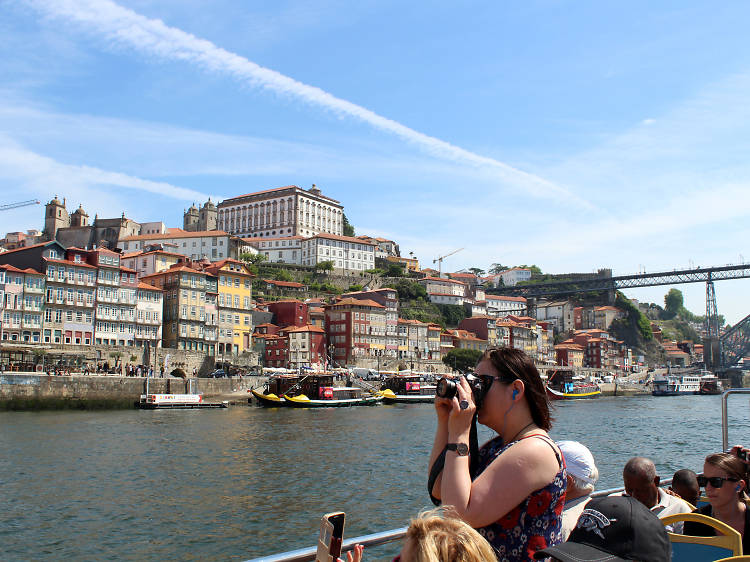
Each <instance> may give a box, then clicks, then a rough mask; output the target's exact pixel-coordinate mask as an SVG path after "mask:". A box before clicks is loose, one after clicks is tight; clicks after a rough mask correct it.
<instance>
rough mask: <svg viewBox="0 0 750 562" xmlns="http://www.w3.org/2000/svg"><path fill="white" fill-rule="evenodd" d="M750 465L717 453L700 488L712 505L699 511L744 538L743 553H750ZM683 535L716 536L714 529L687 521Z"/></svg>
mask: <svg viewBox="0 0 750 562" xmlns="http://www.w3.org/2000/svg"><path fill="white" fill-rule="evenodd" d="M747 468H748V467H747V464H745V463H744V462H743V461H742V460H741V459H740V458H739V457H738V456H737V455H735V454H732V453H714V454H712V455H708V456H707V457H706V461H705V462H704V463H703V475H702V476H698V485H699V486H700V487H701V488H705V489H706V497H708V505H705V506H703V507H700V508H698V509H697V510H695V513H702V514H703V515H708V516H710V517H713V518H714V519H718V520H719V521H721V522H722V523H726V524H727V525H729V526H730V527H732V528H733V529H735V530H736V531H737V532H738V533H739V534H740V535H742V551H743V552H750V509H748V499H750V498H748V495H747V484H748V474H747ZM683 533H685V534H686V535H693V536H706V535H708V534H713V529H711V528H709V527H707V526H706V525H702V524H700V523H695V522H692V521H686V522H685V526H684V530H683Z"/></svg>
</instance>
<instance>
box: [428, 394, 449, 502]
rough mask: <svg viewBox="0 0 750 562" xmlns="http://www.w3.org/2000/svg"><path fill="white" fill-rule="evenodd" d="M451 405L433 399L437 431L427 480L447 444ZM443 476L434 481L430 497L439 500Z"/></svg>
mask: <svg viewBox="0 0 750 562" xmlns="http://www.w3.org/2000/svg"><path fill="white" fill-rule="evenodd" d="M452 407H453V404H452V402H451V401H450V400H448V399H446V398H439V397H437V396H436V397H435V411H436V412H437V429H436V430H435V441H434V442H433V444H432V451H431V452H430V464H429V465H428V466H427V476H428V478H429V475H430V471H431V470H432V465H433V464H434V463H435V460H436V459H437V458H438V457H439V456H440V453H442V452H443V449H445V445H446V443H448V416H449V415H450V411H451V408H452ZM442 478H443V475H442V474H440V475H439V476H438V477H437V480H435V485H434V486H433V487H432V490H431V492H432V495H433V496H434V497H435V498H437V499H440V483H441V481H442Z"/></svg>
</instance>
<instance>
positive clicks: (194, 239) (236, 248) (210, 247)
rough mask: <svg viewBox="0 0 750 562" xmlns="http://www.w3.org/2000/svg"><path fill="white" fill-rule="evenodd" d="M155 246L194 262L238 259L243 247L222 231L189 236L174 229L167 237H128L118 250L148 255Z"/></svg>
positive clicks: (191, 233)
mask: <svg viewBox="0 0 750 562" xmlns="http://www.w3.org/2000/svg"><path fill="white" fill-rule="evenodd" d="M154 245H160V246H161V247H162V248H163V249H164V250H167V251H169V252H172V253H175V254H180V255H182V256H185V257H187V258H190V259H192V260H200V259H207V260H209V261H219V260H223V259H226V258H233V259H237V258H238V257H239V254H240V251H241V246H242V245H243V243H242V241H241V240H237V239H233V238H231V237H230V236H229V234H227V233H226V232H223V231H221V230H212V231H201V232H197V231H196V232H187V231H185V230H182V229H180V228H170V229H168V230H167V232H166V233H164V234H139V235H135V236H125V237H123V238H121V239H120V240H119V241H118V242H117V247H118V248H120V249H121V250H122V251H123V252H124V253H125V254H129V253H132V252H138V251H143V250H146V251H148V248H149V247H151V246H154Z"/></svg>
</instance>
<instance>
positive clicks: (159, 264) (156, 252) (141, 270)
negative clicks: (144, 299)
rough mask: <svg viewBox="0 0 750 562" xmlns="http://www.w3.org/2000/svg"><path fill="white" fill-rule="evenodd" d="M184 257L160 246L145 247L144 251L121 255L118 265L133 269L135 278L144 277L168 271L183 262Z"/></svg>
mask: <svg viewBox="0 0 750 562" xmlns="http://www.w3.org/2000/svg"><path fill="white" fill-rule="evenodd" d="M185 259H186V258H185V256H183V255H182V254H178V253H176V252H169V251H166V250H164V249H163V248H162V247H161V246H160V245H156V246H147V247H146V249H145V250H137V251H135V252H130V253H127V254H123V255H122V257H121V258H120V263H121V264H122V265H123V267H127V268H128V269H133V270H135V272H136V275H137V277H138V278H139V279H140V278H141V277H145V276H146V275H151V274H153V273H159V272H160V271H164V270H165V269H169V268H170V267H172V266H173V265H175V264H177V263H180V262H183V261H185Z"/></svg>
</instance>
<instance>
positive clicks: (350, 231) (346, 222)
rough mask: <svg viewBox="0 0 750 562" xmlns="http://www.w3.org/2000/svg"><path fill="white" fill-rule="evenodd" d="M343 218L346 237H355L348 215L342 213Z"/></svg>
mask: <svg viewBox="0 0 750 562" xmlns="http://www.w3.org/2000/svg"><path fill="white" fill-rule="evenodd" d="M341 216H342V217H344V222H343V227H344V228H343V230H344V236H354V227H353V226H352V225H351V224H349V219H347V218H346V214H344V213H342V214H341Z"/></svg>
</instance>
